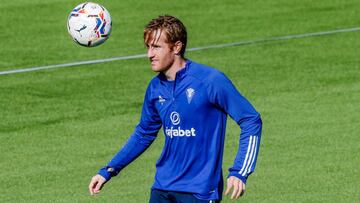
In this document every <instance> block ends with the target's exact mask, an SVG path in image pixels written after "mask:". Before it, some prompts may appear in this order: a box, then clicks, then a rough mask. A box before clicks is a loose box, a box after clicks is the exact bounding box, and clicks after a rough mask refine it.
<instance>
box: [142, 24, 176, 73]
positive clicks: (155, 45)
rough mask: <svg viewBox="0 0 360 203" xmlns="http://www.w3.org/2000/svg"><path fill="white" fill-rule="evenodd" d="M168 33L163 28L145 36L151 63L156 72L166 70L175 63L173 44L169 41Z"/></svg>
mask: <svg viewBox="0 0 360 203" xmlns="http://www.w3.org/2000/svg"><path fill="white" fill-rule="evenodd" d="M167 41H168V40H167V37H166V34H165V33H164V32H163V31H162V30H156V31H153V32H151V33H149V34H148V35H147V36H146V37H145V45H146V47H147V49H148V52H147V55H148V58H149V60H150V63H151V69H152V70H153V71H155V72H164V73H165V72H166V71H167V70H168V69H170V68H171V66H172V65H173V63H174V54H173V52H172V46H171V45H170V44H169V43H168V42H167Z"/></svg>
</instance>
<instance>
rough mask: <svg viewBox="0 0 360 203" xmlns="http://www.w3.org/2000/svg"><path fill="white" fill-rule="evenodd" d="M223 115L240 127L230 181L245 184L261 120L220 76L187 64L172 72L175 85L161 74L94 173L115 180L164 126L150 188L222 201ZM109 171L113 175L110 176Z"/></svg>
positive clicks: (194, 64) (214, 72)
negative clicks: (129, 129)
mask: <svg viewBox="0 0 360 203" xmlns="http://www.w3.org/2000/svg"><path fill="white" fill-rule="evenodd" d="M227 115H230V117H231V118H232V119H234V120H235V121H236V122H237V123H238V124H239V125H240V127H241V135H240V145H239V150H238V152H237V155H236V158H235V161H234V165H233V166H232V167H231V168H230V169H229V176H236V177H238V178H240V179H241V180H242V181H243V182H244V183H246V180H247V177H248V176H249V175H250V174H251V173H252V172H253V171H254V168H255V164H256V159H257V156H258V150H259V146H260V136H261V128H262V122H261V119H260V115H259V113H258V112H256V110H255V109H254V107H253V106H252V105H251V104H250V103H249V102H248V101H247V100H246V99H245V98H244V97H243V96H242V95H241V94H240V93H239V92H238V91H237V90H236V88H235V86H234V85H233V84H232V83H231V81H230V80H229V79H228V78H227V77H226V76H225V75H224V74H223V73H221V72H220V71H218V70H216V69H213V68H210V67H207V66H205V65H201V64H198V63H195V62H193V61H190V60H187V62H186V66H185V68H183V69H181V70H180V71H178V72H177V74H176V79H175V81H167V80H166V78H165V76H164V75H163V74H162V73H160V74H159V75H158V76H156V77H154V78H153V79H152V80H151V82H150V84H149V86H148V88H147V90H146V94H145V99H144V104H143V109H142V115H141V120H140V123H139V124H138V125H137V126H136V128H135V131H134V133H133V134H132V136H131V137H130V138H129V140H128V141H127V143H126V144H125V145H124V147H123V148H122V149H121V150H120V151H119V152H118V153H117V154H116V155H115V156H114V158H113V159H112V160H111V161H110V162H109V163H108V164H107V165H106V166H105V167H104V168H102V169H101V170H100V171H99V174H100V175H102V176H103V177H105V179H106V180H109V179H110V178H111V177H112V176H115V175H117V174H118V173H119V172H120V170H121V169H123V168H124V167H125V166H127V165H128V164H129V163H130V162H131V161H133V160H134V159H135V158H136V157H138V156H139V155H140V154H141V153H142V152H144V151H145V149H146V148H148V146H149V145H150V144H151V143H152V141H153V140H154V139H155V138H156V136H157V134H158V131H159V130H160V128H161V127H163V130H164V134H165V145H164V147H163V151H162V154H161V155H160V158H159V159H158V161H157V163H156V175H155V181H154V185H153V187H152V188H155V189H161V190H169V191H182V192H191V193H193V194H194V195H195V197H197V198H199V199H203V200H216V199H218V200H221V198H222V192H223V179H222V158H223V151H224V138H225V129H226V119H227ZM108 168H113V169H115V170H114V171H110V172H109V171H108V170H107V169H108Z"/></svg>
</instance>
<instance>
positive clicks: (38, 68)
mask: <svg viewBox="0 0 360 203" xmlns="http://www.w3.org/2000/svg"><path fill="white" fill-rule="evenodd" d="M359 30H360V27H354V28H347V29H338V30H330V31H324V32H313V33H305V34H297V35H287V36H280V37H270V38H263V39H257V40H249V41H241V42H234V43H227V44H218V45H210V46H204V47H195V48H189V49H187V50H186V51H187V52H191V51H200V50H205V49H218V48H225V47H231V46H243V45H250V44H259V43H266V42H271V41H280V40H290V39H298V38H306V37H316V36H323V35H330V34H337V33H344V32H354V31H359ZM145 57H146V54H137V55H131V56H121V57H114V58H107V59H98V60H89V61H78V62H73V63H64V64H55V65H48V66H39V67H31V68H21V69H15V70H8V71H1V72H0V75H9V74H15V73H23V72H31V71H38V70H45V69H53V68H66V67H71V66H79V65H88V64H97V63H105V62H111V61H120V60H128V59H138V58H145Z"/></svg>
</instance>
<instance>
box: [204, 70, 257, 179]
mask: <svg viewBox="0 0 360 203" xmlns="http://www.w3.org/2000/svg"><path fill="white" fill-rule="evenodd" d="M213 79H214V80H212V81H213V83H212V84H213V85H212V87H211V88H210V90H209V94H210V99H211V100H213V103H214V104H215V105H217V106H218V107H219V108H221V109H222V110H223V111H225V112H226V113H227V114H229V115H230V117H231V118H232V119H233V120H234V121H235V122H236V123H237V124H238V125H239V126H240V128H241V134H240V141H239V148H238V151H237V154H236V157H235V161H234V165H233V166H232V167H231V168H229V176H236V177H238V178H240V179H241V180H242V181H243V182H244V183H246V180H247V178H248V176H249V175H250V174H251V173H252V172H253V171H254V169H255V165H256V160H257V156H258V152H259V146H260V138H261V130H262V121H261V118H260V114H259V113H258V112H257V111H256V110H255V108H254V107H253V106H252V105H251V104H250V102H249V101H248V100H247V99H246V98H245V97H243V96H242V95H241V94H240V93H239V92H238V91H237V89H236V88H235V86H234V85H233V84H232V83H231V81H230V80H229V79H228V78H227V77H226V76H225V75H223V74H217V75H216V76H215V78H213Z"/></svg>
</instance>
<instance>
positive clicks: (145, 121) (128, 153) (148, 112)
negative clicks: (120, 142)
mask: <svg viewBox="0 0 360 203" xmlns="http://www.w3.org/2000/svg"><path fill="white" fill-rule="evenodd" d="M161 125H162V123H161V120H160V117H159V115H158V113H157V110H156V109H155V107H154V106H153V102H152V100H151V88H150V86H149V87H148V89H147V91H146V94H145V99H144V104H143V108H142V114H141V119H140V123H139V124H138V125H137V126H136V128H135V131H134V133H133V134H132V135H131V136H130V138H129V139H128V141H127V142H126V144H125V145H124V146H123V147H122V148H121V149H120V150H119V152H118V153H117V154H116V155H115V156H114V157H113V158H112V159H111V161H110V162H109V163H108V164H107V165H106V166H104V167H103V168H101V169H100V171H99V172H98V174H100V175H101V176H103V177H104V178H105V179H106V180H107V181H108V180H110V178H111V177H112V176H116V175H117V174H118V173H119V172H120V171H121V170H122V169H123V168H124V167H126V166H127V165H128V164H130V163H131V162H132V161H133V160H135V159H136V158H137V157H138V156H139V155H141V154H142V153H143V152H144V151H145V150H146V149H147V148H148V147H149V146H150V145H151V143H152V142H153V141H154V140H155V138H156V136H157V133H158V131H159V129H160V128H161ZM109 168H112V170H111V171H109V170H108V169H109Z"/></svg>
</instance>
